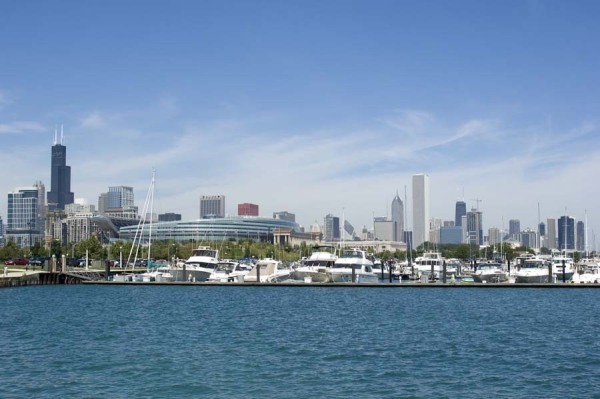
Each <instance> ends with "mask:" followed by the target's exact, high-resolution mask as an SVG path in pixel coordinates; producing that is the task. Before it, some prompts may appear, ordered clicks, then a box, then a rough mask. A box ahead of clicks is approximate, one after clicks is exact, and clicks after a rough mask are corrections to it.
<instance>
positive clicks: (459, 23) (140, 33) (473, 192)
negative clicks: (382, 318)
mask: <svg viewBox="0 0 600 399" xmlns="http://www.w3.org/2000/svg"><path fill="white" fill-rule="evenodd" d="M598 15H600V3H598V2H594V1H579V2H569V1H502V2H494V1H455V2H448V1H418V2H407V1H173V2H154V1H128V2H121V1H102V2H97V1H61V2H47V1H28V2H23V1H4V2H2V3H1V4H0V57H1V58H0V60H1V62H0V139H1V140H2V141H1V142H2V145H1V146H0V154H1V159H2V161H3V173H2V176H1V177H0V192H4V193H8V192H9V191H11V190H13V189H14V188H15V187H20V186H26V185H30V184H31V183H33V181H35V180H42V181H43V182H44V183H45V184H46V186H47V189H48V190H49V189H50V174H49V166H50V145H51V144H52V140H53V135H54V126H55V125H56V124H64V131H65V140H66V141H65V144H66V145H67V149H68V150H67V151H68V164H69V165H70V166H71V167H72V189H73V191H74V192H75V196H76V197H78V198H86V199H87V200H88V202H90V203H96V201H97V197H98V194H99V193H100V192H103V191H106V190H107V188H108V186H111V185H132V186H134V187H135V188H136V198H137V202H139V205H140V206H141V205H143V200H144V197H145V193H146V190H147V187H148V184H149V181H150V177H151V173H152V168H156V170H157V192H156V209H155V210H156V211H157V212H169V211H174V212H180V213H182V214H183V216H184V217H185V218H189V219H192V218H196V217H197V215H198V199H199V196H200V195H203V194H223V195H225V196H226V198H227V212H228V213H230V214H235V213H236V211H237V208H236V205H237V203H240V202H252V203H256V204H259V205H260V210H261V214H262V215H264V216H270V215H271V213H272V212H274V211H281V210H288V211H290V212H294V213H296V215H297V219H298V221H299V222H300V223H301V224H303V225H305V226H307V227H308V226H309V225H310V224H312V223H314V221H315V220H317V221H319V222H321V223H322V220H323V217H324V215H325V214H327V213H333V214H336V215H339V216H341V215H342V210H343V212H344V214H345V217H346V218H347V219H349V220H350V221H351V222H352V223H353V224H354V225H355V227H361V226H362V225H367V226H370V225H371V224H372V217H373V215H375V216H385V215H387V214H389V207H390V204H391V200H392V198H393V196H394V195H395V193H396V191H397V190H398V191H399V192H400V194H401V196H403V192H404V187H405V186H407V187H408V195H409V198H410V182H411V179H410V177H411V175H413V174H415V173H427V174H429V176H430V183H431V197H432V198H431V212H430V213H431V216H432V217H436V218H440V219H452V218H453V212H454V202H455V201H456V200H457V199H459V198H462V196H463V194H462V191H463V189H464V193H465V194H464V198H465V200H466V201H467V204H468V206H469V207H470V206H474V205H475V201H473V199H475V198H479V199H481V200H482V202H481V203H480V209H481V210H482V211H483V212H484V223H485V228H486V229H487V228H488V227H492V226H498V227H501V225H502V220H504V224H505V228H507V227H508V219H512V218H517V219H520V220H521V226H522V227H532V228H533V227H534V226H535V224H536V223H537V220H538V212H537V209H538V203H539V204H540V213H541V218H542V220H544V219H546V218H547V217H556V216H559V215H561V214H563V213H564V212H565V208H566V209H567V213H569V214H570V215H572V216H574V217H576V218H578V219H579V220H582V219H583V218H584V216H585V212H586V210H587V214H588V221H589V226H590V230H589V233H590V241H591V229H594V231H597V229H596V228H595V226H596V225H597V220H599V218H600V215H599V214H598V213H599V212H600V210H599V209H598V207H597V198H598V196H599V192H600V189H599V187H600V185H599V184H598V183H597V182H596V180H595V173H596V171H597V170H598V165H600V163H599V161H600V150H599V148H598V143H599V140H600V138H599V137H600V136H599V134H598V133H599V127H598V126H599V125H598V123H599V121H598V118H599V117H598V115H599V113H598V110H599V106H600V104H599V98H600V97H599V96H598V94H597V93H599V92H600V91H599V89H600V87H599V86H600V82H599V78H598V76H599V75H598V70H600V54H599V53H598V51H597V43H598V42H599V39H600V37H599V36H600V28H598V24H597V16H598ZM4 198H6V197H4ZM409 205H410V204H409ZM0 214H1V215H3V216H4V217H6V203H5V201H2V200H1V197H0Z"/></svg>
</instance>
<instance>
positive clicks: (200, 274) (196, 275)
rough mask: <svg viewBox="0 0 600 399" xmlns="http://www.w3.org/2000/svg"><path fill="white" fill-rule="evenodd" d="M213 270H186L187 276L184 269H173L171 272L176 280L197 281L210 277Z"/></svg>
mask: <svg viewBox="0 0 600 399" xmlns="http://www.w3.org/2000/svg"><path fill="white" fill-rule="evenodd" d="M211 273H212V271H208V270H196V269H191V270H189V269H188V270H186V271H185V278H184V275H183V269H171V274H172V275H173V280H174V281H195V282H203V281H206V280H207V279H208V277H210V275H211Z"/></svg>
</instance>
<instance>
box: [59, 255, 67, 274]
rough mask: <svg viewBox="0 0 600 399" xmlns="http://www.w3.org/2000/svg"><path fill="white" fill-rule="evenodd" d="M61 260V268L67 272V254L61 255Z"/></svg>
mask: <svg viewBox="0 0 600 399" xmlns="http://www.w3.org/2000/svg"><path fill="white" fill-rule="evenodd" d="M60 260H61V261H62V265H61V269H60V270H61V271H62V272H63V273H66V272H67V256H66V255H64V254H63V256H61V259H60Z"/></svg>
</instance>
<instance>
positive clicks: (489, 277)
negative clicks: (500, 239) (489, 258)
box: [471, 262, 508, 283]
mask: <svg viewBox="0 0 600 399" xmlns="http://www.w3.org/2000/svg"><path fill="white" fill-rule="evenodd" d="M471 277H473V281H474V282H476V283H486V282H487V283H503V282H506V281H508V272H506V271H504V270H503V269H502V264H501V263H498V262H485V263H478V264H477V270H476V271H475V272H473V273H471Z"/></svg>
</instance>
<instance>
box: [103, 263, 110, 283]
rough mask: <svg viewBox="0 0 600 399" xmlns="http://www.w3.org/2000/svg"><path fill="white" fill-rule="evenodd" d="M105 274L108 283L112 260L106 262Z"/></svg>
mask: <svg viewBox="0 0 600 399" xmlns="http://www.w3.org/2000/svg"><path fill="white" fill-rule="evenodd" d="M104 274H106V276H105V277H106V281H108V278H109V276H110V260H106V261H105V262H104Z"/></svg>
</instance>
